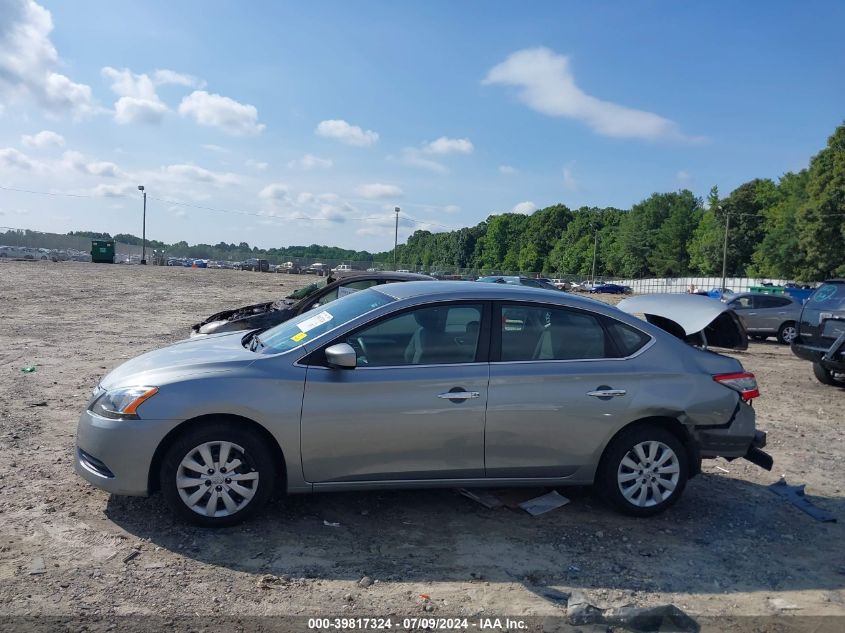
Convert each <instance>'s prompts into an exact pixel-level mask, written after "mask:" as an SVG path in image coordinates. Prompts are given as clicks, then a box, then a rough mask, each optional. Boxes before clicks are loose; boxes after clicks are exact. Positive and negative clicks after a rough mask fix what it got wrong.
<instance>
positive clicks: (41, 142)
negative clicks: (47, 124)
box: [21, 130, 65, 149]
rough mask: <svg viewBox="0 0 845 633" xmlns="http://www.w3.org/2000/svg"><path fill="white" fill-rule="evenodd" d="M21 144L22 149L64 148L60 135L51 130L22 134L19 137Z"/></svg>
mask: <svg viewBox="0 0 845 633" xmlns="http://www.w3.org/2000/svg"><path fill="white" fill-rule="evenodd" d="M21 144H22V145H23V146H24V147H35V148H38V149H44V148H45V147H50V146H53V147H64V144H65V139H64V137H63V136H62V135H61V134H57V133H56V132H53V131H51V130H41V131H40V132H38V133H37V134H32V135H30V134H24V135H23V136H22V137H21Z"/></svg>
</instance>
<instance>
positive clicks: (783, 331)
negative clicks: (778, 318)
mask: <svg viewBox="0 0 845 633" xmlns="http://www.w3.org/2000/svg"><path fill="white" fill-rule="evenodd" d="M796 336H798V329H797V326H796V325H795V321H787V322H786V323H783V324H782V325H781V326H780V327H779V328H778V343H780V344H781V345H789V344H790V343H792V341H794V340H795V337H796Z"/></svg>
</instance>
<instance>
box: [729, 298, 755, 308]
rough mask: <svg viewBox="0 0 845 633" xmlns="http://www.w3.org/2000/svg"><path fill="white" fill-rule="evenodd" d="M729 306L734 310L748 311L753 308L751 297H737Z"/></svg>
mask: <svg viewBox="0 0 845 633" xmlns="http://www.w3.org/2000/svg"><path fill="white" fill-rule="evenodd" d="M728 305H729V306H730V307H731V308H733V309H734V310H748V309H750V308H751V297H737V298H736V299H734V300H733V301H731V302H729V303H728Z"/></svg>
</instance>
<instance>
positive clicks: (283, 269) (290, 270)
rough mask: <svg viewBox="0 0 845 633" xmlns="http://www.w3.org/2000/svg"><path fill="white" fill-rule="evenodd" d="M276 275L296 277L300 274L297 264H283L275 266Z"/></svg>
mask: <svg viewBox="0 0 845 633" xmlns="http://www.w3.org/2000/svg"><path fill="white" fill-rule="evenodd" d="M276 272H277V273H287V274H289V275H298V274H299V273H300V272H301V269H300V268H299V265H298V264H295V263H294V262H285V263H284V264H279V265H278V266H276Z"/></svg>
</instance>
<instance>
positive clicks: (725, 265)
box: [719, 207, 731, 297]
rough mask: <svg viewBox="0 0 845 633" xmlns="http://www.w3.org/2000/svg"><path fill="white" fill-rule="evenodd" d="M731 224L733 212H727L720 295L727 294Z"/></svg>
mask: <svg viewBox="0 0 845 633" xmlns="http://www.w3.org/2000/svg"><path fill="white" fill-rule="evenodd" d="M720 208H721V207H720ZM730 225H731V214H730V213H725V244H724V246H723V247H722V287H721V288H720V290H719V296H720V297H723V296H724V294H725V277H726V275H727V271H728V228H729V227H730Z"/></svg>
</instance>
